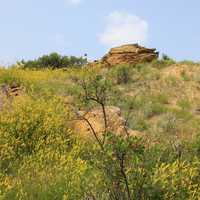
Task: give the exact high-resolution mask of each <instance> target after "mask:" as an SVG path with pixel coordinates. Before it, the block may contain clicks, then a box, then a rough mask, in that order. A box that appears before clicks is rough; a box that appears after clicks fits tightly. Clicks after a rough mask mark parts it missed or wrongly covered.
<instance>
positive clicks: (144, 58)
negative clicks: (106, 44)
mask: <svg viewBox="0 0 200 200" xmlns="http://www.w3.org/2000/svg"><path fill="white" fill-rule="evenodd" d="M158 56H159V53H158V52H157V51H156V49H148V48H145V47H142V46H139V45H138V44H128V45H122V46H119V47H115V48H112V49H111V50H110V51H109V52H108V54H106V55H105V56H104V57H103V58H102V60H101V63H103V64H106V65H109V66H113V65H119V64H138V63H143V62H151V61H153V60H155V59H157V58H158Z"/></svg>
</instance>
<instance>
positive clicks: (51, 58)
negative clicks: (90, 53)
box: [21, 53, 87, 69]
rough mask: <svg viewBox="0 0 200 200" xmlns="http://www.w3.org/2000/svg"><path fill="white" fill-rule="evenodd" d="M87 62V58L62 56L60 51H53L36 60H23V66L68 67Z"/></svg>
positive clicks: (35, 67) (34, 67)
mask: <svg viewBox="0 0 200 200" xmlns="http://www.w3.org/2000/svg"><path fill="white" fill-rule="evenodd" d="M86 63H87V59H86V58H83V57H75V56H61V55H59V54H58V53H51V54H49V55H43V56H42V57H39V58H38V59H36V60H29V61H24V60H22V61H21V64H22V66H23V68H25V69H26V68H31V69H32V68H33V69H40V68H51V69H59V68H67V67H71V66H79V67H80V66H83V65H85V64H86Z"/></svg>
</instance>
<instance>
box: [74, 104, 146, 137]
mask: <svg viewBox="0 0 200 200" xmlns="http://www.w3.org/2000/svg"><path fill="white" fill-rule="evenodd" d="M79 114H80V116H84V118H85V119H87V120H88V121H89V122H90V124H91V126H92V127H93V129H94V130H95V132H96V133H97V135H98V136H99V137H101V136H102V134H103V133H104V131H105V126H104V116H103V112H102V109H101V107H97V108H94V109H93V110H91V111H90V112H87V113H85V114H84V112H82V111H81V112H80V113H79ZM106 116H107V120H108V131H111V132H113V133H115V134H117V135H122V136H127V135H132V136H138V137H139V136H142V135H143V134H142V133H141V132H139V131H135V130H131V129H129V128H128V127H126V123H125V119H124V118H123V117H122V115H121V110H120V108H118V107H115V106H106ZM74 130H75V132H77V133H79V134H81V135H82V136H86V137H90V138H91V137H92V131H91V128H90V126H89V125H88V123H87V122H86V121H85V120H83V119H82V120H81V119H80V120H76V122H75V124H74Z"/></svg>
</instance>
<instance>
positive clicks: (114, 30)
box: [98, 11, 148, 46]
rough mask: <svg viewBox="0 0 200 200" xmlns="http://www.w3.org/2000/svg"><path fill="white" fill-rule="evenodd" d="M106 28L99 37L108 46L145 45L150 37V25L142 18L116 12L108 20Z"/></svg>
mask: <svg viewBox="0 0 200 200" xmlns="http://www.w3.org/2000/svg"><path fill="white" fill-rule="evenodd" d="M106 22H107V24H106V27H105V30H104V32H103V33H101V34H99V35H98V38H99V41H100V42H101V43H102V44H105V45H107V46H117V45H121V44H128V43H142V44H143V43H144V42H145V41H146V40H147V36H148V23H147V22H146V21H145V20H143V19H141V18H140V17H138V16H136V15H133V14H130V13H127V12H120V11H114V12H112V13H110V14H109V15H108V16H107V18H106Z"/></svg>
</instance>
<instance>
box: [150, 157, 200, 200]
mask: <svg viewBox="0 0 200 200" xmlns="http://www.w3.org/2000/svg"><path fill="white" fill-rule="evenodd" d="M199 167H200V162H199V160H196V161H194V162H192V163H188V162H186V161H179V160H177V161H175V162H173V163H170V164H165V163H162V164H161V165H160V166H157V169H156V171H155V174H154V176H153V183H154V185H157V186H159V187H160V188H161V189H162V191H163V193H164V197H165V199H189V200H195V199H197V200H198V199H199V197H200V187H199V178H200V171H199Z"/></svg>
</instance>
